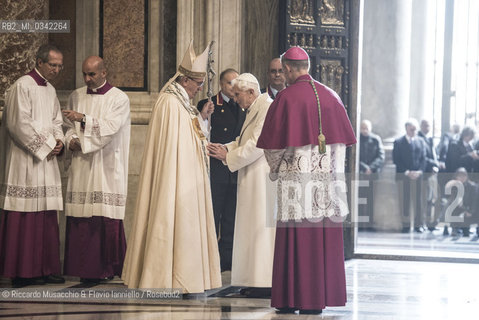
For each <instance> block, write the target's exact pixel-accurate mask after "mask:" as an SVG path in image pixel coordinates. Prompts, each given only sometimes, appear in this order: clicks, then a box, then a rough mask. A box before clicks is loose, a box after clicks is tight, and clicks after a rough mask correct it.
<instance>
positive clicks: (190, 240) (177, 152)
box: [122, 43, 221, 293]
mask: <svg viewBox="0 0 479 320" xmlns="http://www.w3.org/2000/svg"><path fill="white" fill-rule="evenodd" d="M207 53H208V48H206V50H205V51H204V52H203V54H201V55H200V56H198V57H196V55H195V54H194V51H193V48H192V43H191V44H190V47H189V49H188V51H187V52H186V55H185V57H184V59H183V61H182V63H181V64H180V66H179V67H178V72H177V73H176V74H175V76H174V77H173V78H171V79H170V81H169V82H168V83H167V84H166V85H165V86H164V87H163V89H162V90H161V93H160V96H159V97H158V100H157V102H156V105H155V106H154V108H153V112H152V115H151V119H150V124H149V128H148V134H147V138H146V142H145V149H144V154H143V161H142V168H141V173H140V182H139V188H138V198H137V202H136V208H135V217H134V222H133V226H132V230H131V234H130V237H129V241H128V249H127V254H126V259H125V265H124V269H123V276H122V279H123V280H124V282H125V284H127V285H128V287H129V288H171V289H181V290H182V291H183V293H201V292H204V291H205V290H208V289H213V288H217V287H220V286H221V274H220V264H219V253H218V244H217V240H216V232H215V225H214V218H213V207H212V202H211V191H210V182H209V177H208V165H209V164H208V158H207V155H206V139H205V136H204V134H203V132H202V130H201V123H202V122H203V121H202V120H201V119H199V118H198V113H199V112H198V110H197V109H196V108H195V107H194V106H193V105H192V104H191V103H190V99H192V98H193V97H194V96H195V95H196V93H197V92H198V91H199V90H201V87H202V85H203V80H204V77H205V75H206V61H207ZM210 104H211V106H212V103H211V102H210ZM209 109H210V110H211V107H210V108H209ZM203 119H204V118H203Z"/></svg>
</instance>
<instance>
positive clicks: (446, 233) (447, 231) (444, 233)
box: [442, 226, 449, 236]
mask: <svg viewBox="0 0 479 320" xmlns="http://www.w3.org/2000/svg"><path fill="white" fill-rule="evenodd" d="M442 235H443V236H448V235H449V229H448V228H447V226H444V231H443V232H442Z"/></svg>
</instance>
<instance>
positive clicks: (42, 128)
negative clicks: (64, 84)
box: [0, 75, 64, 212]
mask: <svg viewBox="0 0 479 320" xmlns="http://www.w3.org/2000/svg"><path fill="white" fill-rule="evenodd" d="M5 97H6V99H5V109H4V113H3V119H2V125H1V126H0V166H1V167H0V208H3V209H5V210H10V211H20V212H38V211H44V210H62V209H63V201H62V192H61V176H60V171H59V169H58V163H57V158H56V157H54V158H53V159H52V160H47V156H48V154H49V153H50V152H51V151H52V150H53V148H54V147H55V145H56V140H57V139H58V140H62V141H64V137H63V131H62V127H61V126H62V122H63V121H62V114H61V110H60V103H59V102H58V99H57V95H56V92H55V88H53V86H52V85H51V84H50V83H47V85H46V86H39V85H38V84H37V83H36V82H35V80H33V78H32V77H30V76H28V75H26V76H23V77H21V78H19V79H18V80H17V81H16V82H15V83H14V84H13V85H12V86H11V87H10V88H9V89H8V90H7V92H6V94H5Z"/></svg>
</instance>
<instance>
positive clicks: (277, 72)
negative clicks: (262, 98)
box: [261, 58, 286, 100]
mask: <svg viewBox="0 0 479 320" xmlns="http://www.w3.org/2000/svg"><path fill="white" fill-rule="evenodd" d="M268 81H269V83H268V86H267V87H266V88H263V89H261V93H265V92H266V91H268V94H269V96H270V97H271V99H273V100H274V98H276V95H277V94H278V92H280V91H281V90H283V89H284V88H286V77H285V76H284V72H283V65H282V64H281V60H280V59H279V58H274V59H273V60H271V62H270V63H269V69H268Z"/></svg>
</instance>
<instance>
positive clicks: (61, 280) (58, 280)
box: [43, 274, 65, 284]
mask: <svg viewBox="0 0 479 320" xmlns="http://www.w3.org/2000/svg"><path fill="white" fill-rule="evenodd" d="M43 281H45V283H56V284H58V283H65V278H63V277H61V276H57V275H54V274H51V275H49V276H44V277H43Z"/></svg>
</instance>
